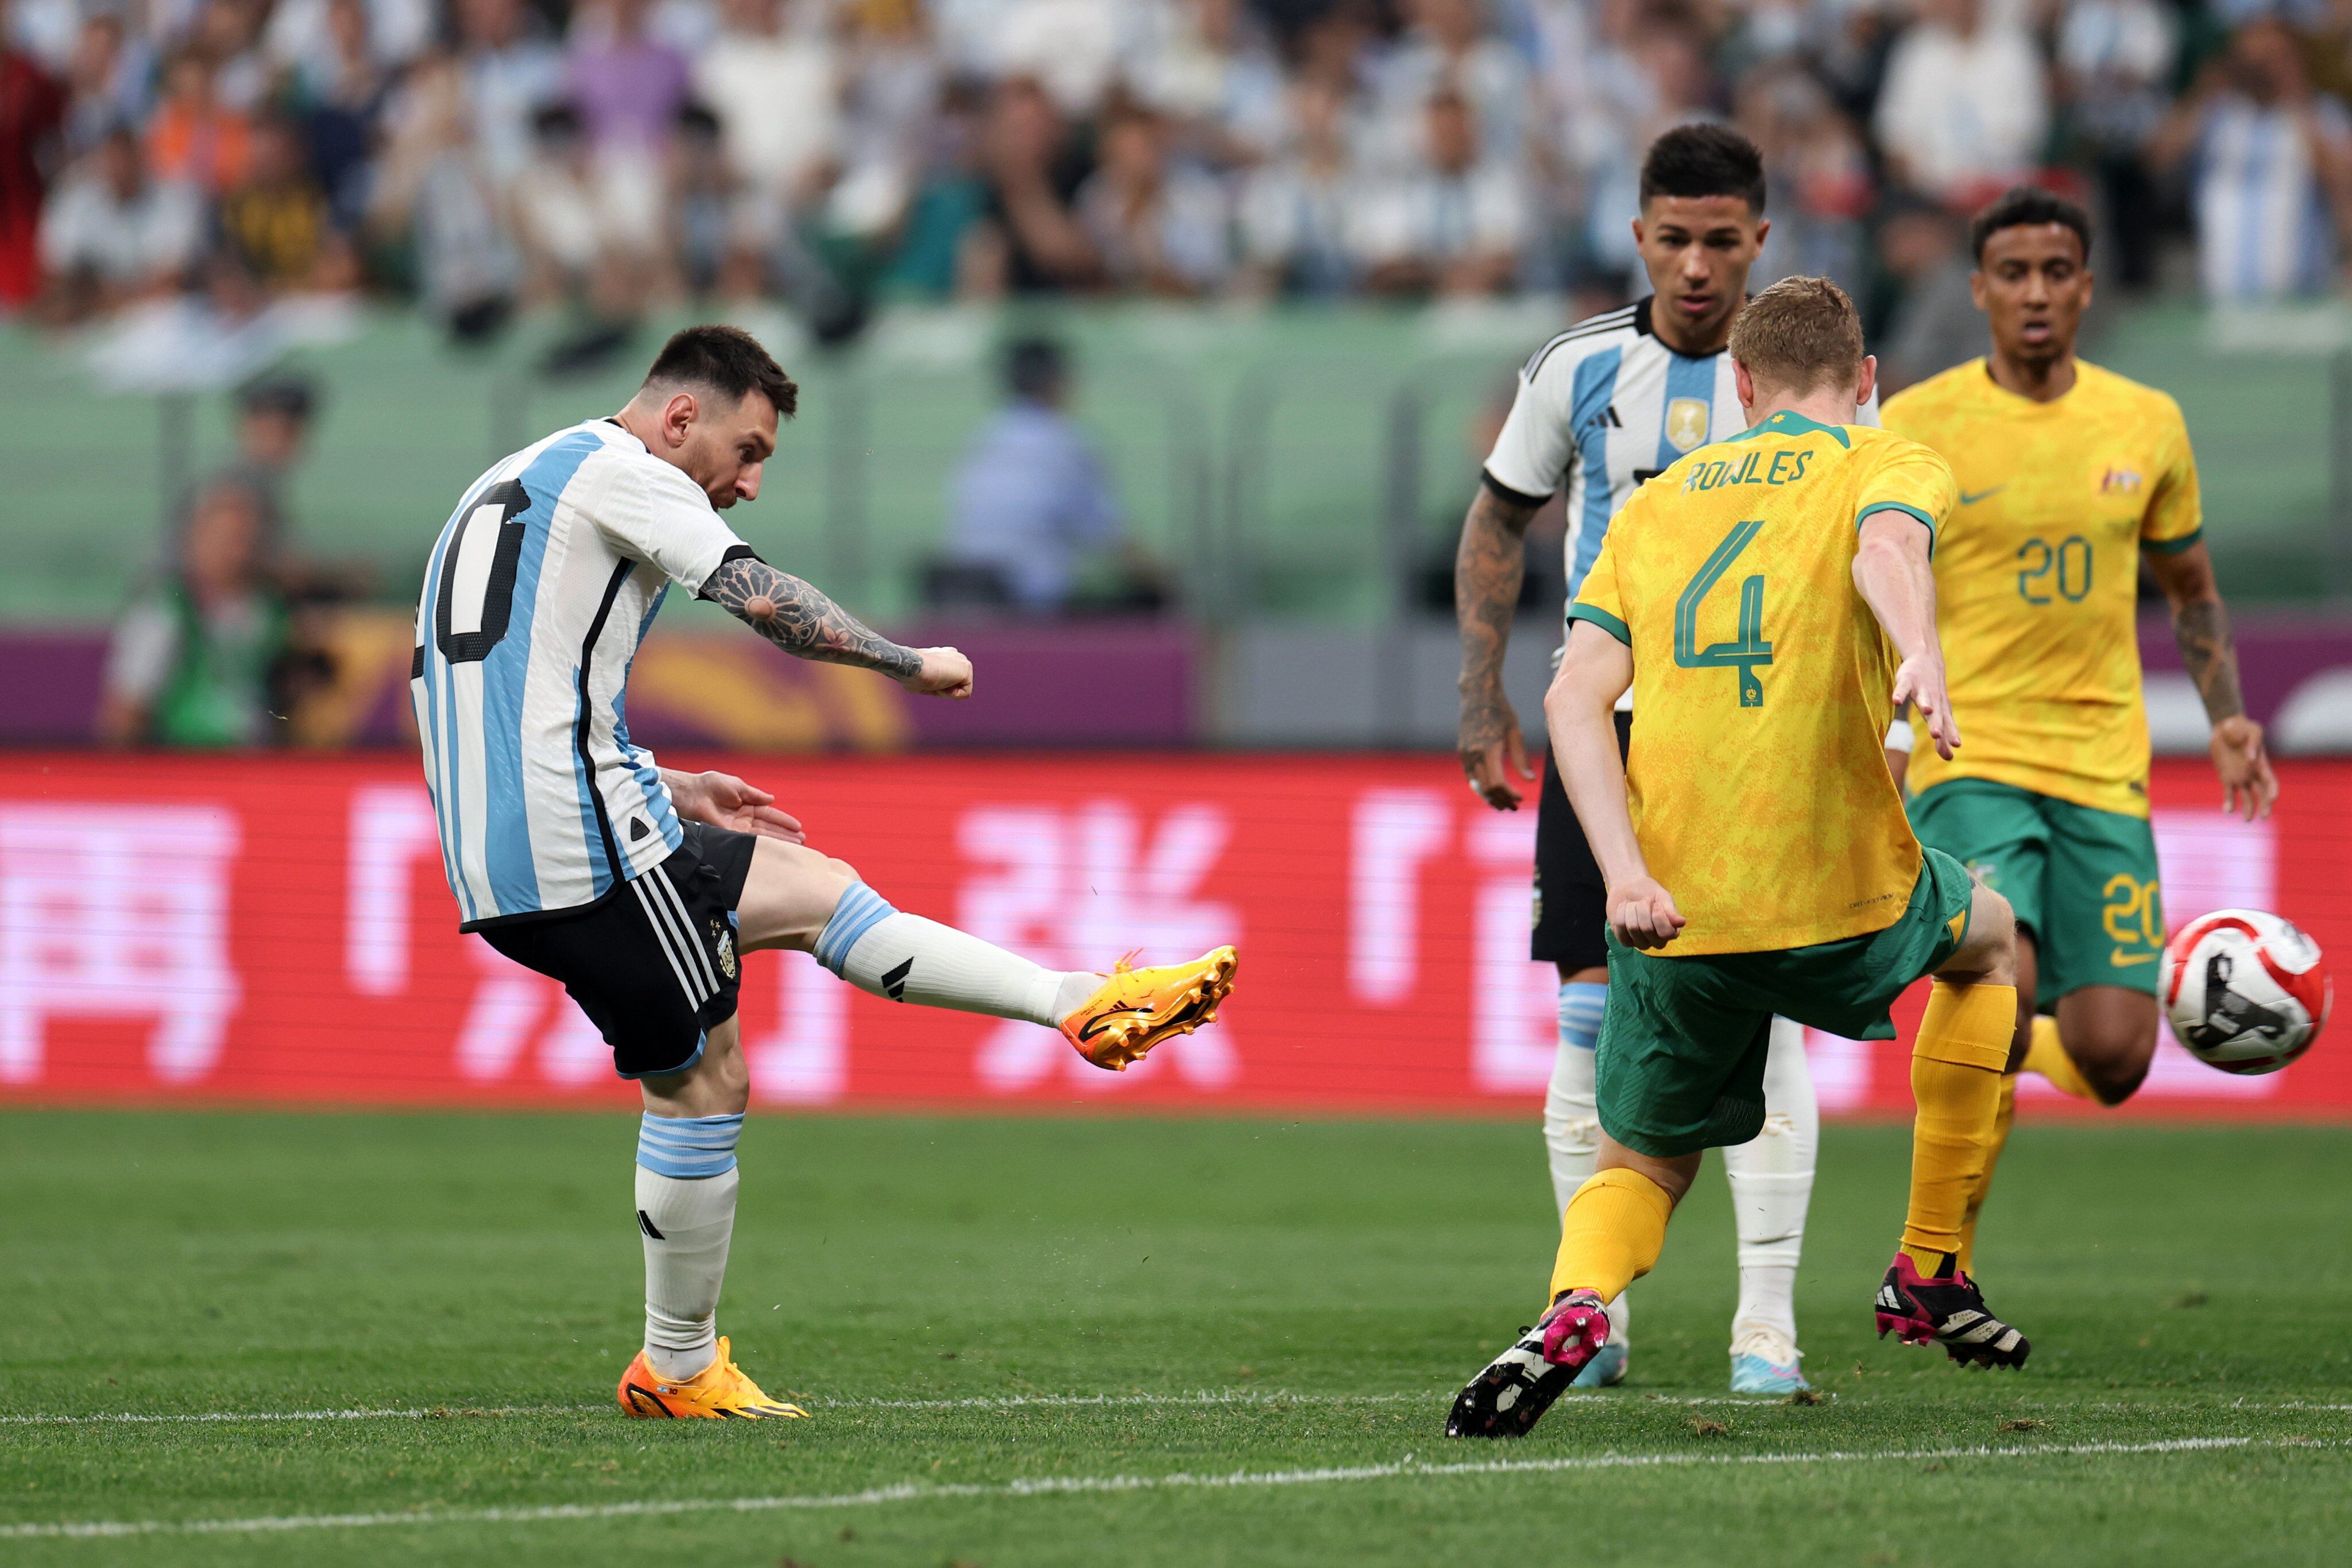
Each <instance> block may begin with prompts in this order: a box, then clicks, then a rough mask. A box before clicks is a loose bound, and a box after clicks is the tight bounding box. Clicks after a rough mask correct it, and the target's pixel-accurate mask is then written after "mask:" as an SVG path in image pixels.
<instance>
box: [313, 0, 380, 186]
mask: <svg viewBox="0 0 2352 1568" xmlns="http://www.w3.org/2000/svg"><path fill="white" fill-rule="evenodd" d="M321 20H322V22H323V25H324V26H323V31H324V35H325V36H324V39H323V42H324V46H325V47H323V48H320V49H319V50H316V51H314V52H312V53H310V54H308V55H306V56H305V57H304V59H303V61H302V63H301V65H300V66H299V68H297V71H296V73H295V78H294V80H293V83H292V91H291V92H290V93H289V94H288V95H287V96H288V97H289V99H290V104H291V106H293V107H295V108H296V110H297V112H299V115H300V117H301V122H302V139H303V142H304V145H305V148H306V149H307V152H308V155H309V158H310V172H311V173H312V174H313V175H315V176H316V177H317V179H318V182H319V188H320V190H321V191H323V192H325V193H326V196H327V206H328V211H329V214H331V217H332V220H333V222H334V224H335V226H336V227H337V228H338V229H341V230H343V231H346V232H348V231H349V230H351V229H352V228H354V227H356V226H357V225H358V224H359V222H360V218H361V216H362V213H363V212H364V211H365V208H366V204H367V194H368V193H367V183H368V174H369V160H370V158H371V157H372V156H373V153H374V152H375V143H376V138H377V134H378V131H379V128H380V126H381V123H382V121H383V108H384V102H385V99H386V98H387V97H388V96H389V94H390V92H391V89H392V79H391V77H390V76H389V74H387V73H386V71H385V70H384V68H383V66H382V65H381V64H379V63H378V61H377V58H376V54H375V47H374V44H373V41H372V39H371V37H370V35H369V31H368V9H367V5H366V0H327V5H326V8H325V11H324V12H323V13H322V16H321Z"/></svg>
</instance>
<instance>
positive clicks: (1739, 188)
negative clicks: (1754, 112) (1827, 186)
mask: <svg viewBox="0 0 2352 1568" xmlns="http://www.w3.org/2000/svg"><path fill="white" fill-rule="evenodd" d="M1653 196H1738V197H1739V198H1740V199H1741V200H1743V201H1745V202H1746V203H1747V204H1748V211H1749V212H1750V213H1752V214H1755V215H1756V216H1758V217H1759V218H1760V217H1762V216H1763V215H1764V154H1763V153H1761V152H1758V151H1757V149H1756V143H1754V142H1753V141H1749V140H1748V138H1747V137H1746V136H1744V135H1742V134H1740V133H1739V132H1738V131H1734V130H1733V129H1732V128H1731V127H1729V126H1727V125H1677V126H1675V128H1674V129H1673V130H1672V131H1667V132H1666V133H1665V134H1664V135H1663V136H1661V137H1659V138H1658V139H1657V140H1656V141H1653V142H1651V143H1650V151H1649V152H1647V153H1645V154H1643V158H1642V205H1643V206H1644V207H1646V206H1648V205H1649V204H1650V198H1651V197H1653Z"/></svg>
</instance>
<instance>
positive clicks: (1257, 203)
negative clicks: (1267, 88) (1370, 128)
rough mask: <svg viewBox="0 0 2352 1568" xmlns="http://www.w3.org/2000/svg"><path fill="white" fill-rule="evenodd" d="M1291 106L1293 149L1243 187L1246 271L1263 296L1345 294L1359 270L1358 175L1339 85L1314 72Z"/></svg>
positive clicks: (1294, 91) (1300, 84)
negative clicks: (1355, 227) (1353, 231)
mask: <svg viewBox="0 0 2352 1568" xmlns="http://www.w3.org/2000/svg"><path fill="white" fill-rule="evenodd" d="M1290 105H1291V110H1290V119H1291V123H1292V125H1293V126H1294V127H1295V128H1296V129H1295V132H1294V135H1293V138H1292V141H1291V143H1290V147H1289V149H1288V150H1287V151H1286V152H1285V153H1284V154H1283V155H1282V156H1281V157H1280V158H1278V159H1276V161H1275V162H1272V163H1269V164H1267V165H1266V166H1265V167H1264V168H1262V169H1259V170H1257V171H1256V172H1255V173H1253V174H1252V175H1251V176H1250V177H1249V183H1247V184H1246V185H1245V186H1244V188H1243V192H1242V200H1241V228H1242V245H1243V254H1244V256H1245V257H1246V259H1247V263H1248V267H1247V272H1246V275H1245V276H1246V277H1247V279H1248V281H1249V283H1250V284H1251V286H1252V287H1253V289H1254V291H1255V292H1258V293H1272V292H1276V291H1277V290H1287V291H1292V292H1296V293H1299V294H1304V295H1308V296H1312V297H1315V298H1329V297H1331V296H1334V295H1337V294H1340V293H1343V292H1345V291H1346V290H1347V289H1348V288H1349V287H1350V286H1351V285H1352V284H1353V283H1354V281H1355V273H1356V267H1355V259H1354V257H1353V256H1352V255H1351V254H1350V252H1349V232H1348V222H1349V212H1350V211H1351V210H1352V209H1353V207H1354V204H1355V201H1356V196H1357V192H1356V174H1355V168H1354V161H1353V159H1352V158H1351V157H1350V156H1349V146H1348V137H1347V132H1346V130H1345V128H1344V125H1343V120H1342V116H1343V114H1344V109H1343V105H1342V99H1341V98H1340V96H1339V89H1337V88H1335V87H1333V86H1332V85H1331V84H1330V83H1329V82H1328V81H1325V80H1321V79H1318V78H1312V77H1308V78H1301V79H1300V80H1299V81H1298V82H1297V84H1295V85H1294V86H1293V87H1292V88H1291V89H1290Z"/></svg>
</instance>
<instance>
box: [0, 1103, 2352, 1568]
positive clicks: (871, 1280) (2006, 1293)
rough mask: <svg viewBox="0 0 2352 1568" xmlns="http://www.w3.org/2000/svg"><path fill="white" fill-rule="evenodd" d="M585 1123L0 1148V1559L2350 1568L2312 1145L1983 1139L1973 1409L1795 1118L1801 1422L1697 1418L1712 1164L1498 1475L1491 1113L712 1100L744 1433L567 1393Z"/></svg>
mask: <svg viewBox="0 0 2352 1568" xmlns="http://www.w3.org/2000/svg"><path fill="white" fill-rule="evenodd" d="M634 1139H635V1123H634V1119H632V1118H625V1117H621V1116H546V1117H489V1116H455V1115H453V1116H422V1115H414V1116H362V1115H324V1116H292V1115H268V1114H229V1113H220V1114H184V1113H122V1114H116V1113H103V1114H101V1113H8V1114H5V1115H0V1194H5V1202H0V1242H5V1253H0V1256H4V1257H5V1280H6V1282H7V1283H6V1291H5V1311H0V1563H8V1564H12V1565H14V1564H27V1565H31V1564H52V1563H173V1564H179V1563H339V1564H344V1563H499V1564H523V1563H558V1564H563V1565H565V1568H577V1565H580V1564H584V1563H622V1562H629V1563H640V1562H646V1561H666V1562H694V1563H764V1564H774V1563H779V1562H789V1563H803V1564H817V1565H821V1568H848V1565H855V1564H863V1563H876V1564H879V1563H918V1564H940V1563H972V1564H982V1565H989V1568H1011V1565H1015V1564H1019V1565H1024V1568H1025V1565H1030V1564H1088V1565H1094V1564H1127V1563H1153V1564H1159V1563H1167V1564H1178V1563H1181V1564H1187V1565H1197V1564H1213V1563H1247V1564H1259V1563H1349V1564H1373V1563H1381V1564H1385V1563H1400V1564H1402V1563H1436V1562H1451V1561H1465V1562H1481V1563H1486V1562H1492V1563H1568V1564H1588V1563H1642V1564H1670V1563H1696V1564H1707V1565H1710V1568H1712V1565H1717V1564H1740V1565H1742V1568H1745V1565H1747V1564H1778V1563H1856V1564H1881V1563H1891V1564H1919V1565H1925V1564H1947V1565H1958V1564H1986V1565H1993V1564H2007V1563H2044V1562H2047V1563H2065V1564H2067V1565H2068V1568H2084V1565H2089V1564H2100V1563H2117V1564H2124V1563H2128V1564H2132V1565H2134V1568H2143V1565H2150V1564H2167V1563H2182V1564H2195V1565H2196V1568H2214V1565H2216V1564H2228V1563H2249V1564H2252V1563H2261V1564H2264V1565H2274V1564H2287V1563H2315V1564H2316V1563H2344V1562H2346V1561H2347V1559H2352V1326H2347V1325H2352V1245H2347V1243H2352V1204H2347V1185H2352V1183H2347V1176H2352V1129H2345V1128H2283V1129H2282V1128H2262V1129H2256V1128H2226V1127H2155V1126H2136V1127H2120V1126H2093V1127H2079V1126H2078V1127H2053V1126H2049V1125H2039V1126H2037V1125H2033V1124H2031V1123H2029V1124H2026V1125H2024V1126H2022V1127H2021V1129H2020V1131H2019V1134H2018V1137H2017V1139H2016V1141H2015V1143H2014V1144H2013V1145H2012V1146H2011V1151H2010V1155H2009V1158H2008V1161H2007V1163H2006V1164H2005V1166H2003V1168H2002V1171H2001V1176H2000V1186H1998V1188H1997V1189H1996V1193H1995V1197H1994V1199H1993V1205H1992V1208H1991V1211H1990V1217H1989V1219H1988V1228H1987V1236H1986V1243H1985V1247H1984V1256H1983V1258H1982V1260H1981V1261H1982V1263H1983V1273H1984V1276H1985V1279H1986V1282H1987V1286H1988V1289H1989V1291H1990V1293H1991V1296H1992V1300H1993V1301H1994V1303H1995V1304H1996V1306H1998V1307H1999V1308H2000V1310H2001V1311H2002V1312H2005V1313H2008V1314H2010V1315H2011V1316H2012V1317H2014V1318H2015V1319H2016V1320H2017V1321H2018V1322H2020V1323H2021V1325H2022V1326H2023V1327H2024V1328H2025V1329H2026V1330H2027V1331H2028V1332H2029V1333H2031V1334H2032V1338H2033V1341H2034V1346H2035V1348H2034V1352H2033V1360H2032V1367H2031V1368H2030V1370H2028V1371H2027V1372H2026V1373H2024V1374H2023V1375H2014V1374H2000V1375H1993V1374H1988V1373H1984V1372H1969V1373H1962V1372H1960V1371H1959V1370H1958V1369H1956V1368H1953V1367H1950V1366H1948V1364H1945V1363H1944V1361H1943V1359H1942V1357H1941V1356H1940V1355H1938V1354H1935V1353H1933V1352H1928V1351H1919V1350H1906V1349H1902V1348H1899V1347H1897V1346H1895V1344H1894V1343H1892V1342H1887V1343H1880V1342H1879V1341H1877V1340H1875V1339H1874V1338H1873V1337H1872V1332H1871V1314H1870V1296H1871V1291H1872V1289H1873V1287H1874V1284H1875V1282H1876V1280H1877V1275H1878V1272H1879V1270H1881V1269H1882V1268H1883V1267H1884V1265H1885V1260H1886V1256H1887V1254H1888V1252H1889V1251H1890V1249H1891V1248H1892V1245H1893V1241H1894V1238H1895V1229H1896V1226H1897V1224H1898V1221H1899V1218H1900V1212H1901V1207H1902V1194H1903V1176H1904V1171H1905V1166H1906V1159H1907V1153H1908V1142H1907V1138H1906V1134H1905V1133H1904V1131H1903V1130H1902V1129H1900V1128H1895V1127H1875V1126H1873V1127H1839V1128H1832V1130H1831V1131H1830V1132H1829V1133H1828V1134H1827V1136H1826V1138H1825V1140H1824V1146H1823V1149H1822V1179H1821V1185H1820V1187H1819V1190H1818V1192H1817V1194H1816V1196H1815V1198H1814V1203H1813V1212H1812V1224H1811V1237H1810V1241H1809V1245H1808V1247H1807V1249H1806V1255H1805V1265H1804V1270H1803V1274H1802V1280H1801V1296H1800V1310H1801V1317H1802V1323H1803V1329H1804V1337H1805V1344H1806V1346H1807V1348H1808V1350H1809V1351H1810V1353H1811V1359H1810V1361H1809V1363H1808V1366H1809V1368H1810V1370H1811V1374H1812V1375H1813V1377H1814V1379H1815V1380H1816V1382H1817V1383H1818V1384H1819V1385H1820V1387H1821V1390H1822V1394H1823V1396H1824V1398H1823V1400H1822V1403H1820V1404H1817V1405H1812V1406H1791V1405H1788V1404H1785V1403H1780V1402H1775V1401H1733V1400H1730V1399H1728V1398H1727V1397H1726V1396H1724V1392H1723V1385H1724V1379H1725V1375H1726V1367H1727V1362H1726V1356H1725V1350H1724V1345H1725V1340H1726V1331H1727V1321H1728V1316H1729V1312H1730V1307H1731V1302H1732V1293H1733V1288H1734V1280H1733V1272H1732V1265H1731V1255H1730V1252H1731V1249H1730V1220H1729V1215H1728V1209H1727V1200H1726V1197H1725V1190H1724V1184H1723V1180H1722V1177H1721V1176H1719V1175H1718V1174H1717V1173H1716V1172H1715V1171H1714V1170H1713V1169H1712V1168H1710V1170H1709V1171H1708V1172H1707V1173H1706V1175H1705V1176H1702V1178H1701V1181H1700V1184H1699V1186H1698V1187H1697V1188H1696V1192H1695V1194H1694V1197H1693V1198H1692V1199H1691V1201H1690V1202H1689V1203H1688V1204H1687V1205H1686V1206H1685V1210H1684V1212H1683V1213H1682V1214H1681V1216H1679V1217H1678V1219H1677V1222H1676V1224H1675V1229H1674V1232H1673V1235H1672V1237H1671V1239H1670V1241H1669V1245H1668V1249H1667V1254H1666V1258H1665V1260H1664V1263H1663V1264H1662V1265H1661V1267H1660V1268H1659V1270H1657V1272H1656V1273H1655V1274H1654V1275H1653V1276H1652V1277H1651V1278H1650V1279H1649V1280H1648V1281H1645V1282H1644V1283H1643V1285H1641V1286H1640V1287H1638V1288H1637V1294H1636V1297H1635V1300H1636V1303H1637V1312H1636V1316H1635V1320H1634V1323H1633V1329H1634V1333H1633V1346H1634V1356H1633V1380H1632V1382H1631V1383H1630V1385H1628V1386H1627V1387H1625V1388H1623V1389H1622V1390H1619V1391H1616V1392H1614V1393H1612V1394H1608V1395H1604V1396H1591V1397H1579V1398H1575V1399H1572V1400H1570V1401H1568V1402H1563V1403H1562V1404H1561V1405H1560V1406H1557V1407H1556V1408H1555V1409H1554V1411H1553V1412H1552V1414H1551V1415H1550V1416H1549V1417H1548V1418H1547V1419H1546V1420H1545V1422H1544V1424H1543V1425H1542V1427H1540V1428H1538V1432H1537V1434H1536V1435H1535V1437H1532V1438H1530V1439H1528V1441H1526V1442H1522V1443H1518V1444H1513V1445H1491V1444H1479V1445H1471V1444H1465V1443H1459V1442H1449V1441H1448V1440H1447V1439H1446V1438H1445V1437H1443V1436H1442V1431H1441V1428H1442V1425H1443V1420H1444V1411H1445V1407H1446V1404H1447V1401H1448V1400H1449V1398H1450V1397H1451V1396H1452V1394H1453V1392H1454V1389H1455V1388H1456V1387H1457V1386H1458V1385H1460V1383H1461V1382H1462V1381H1463V1380H1464V1379H1465V1378H1466V1377H1467V1376H1468V1375H1470V1374H1471V1373H1473V1372H1475V1370H1476V1369H1477V1368H1478V1367H1479V1366H1480V1365H1481V1364H1483V1363H1484V1362H1485V1360H1486V1357H1487V1356H1488V1355H1489V1354H1491V1353H1492V1352H1494V1351H1495V1350H1496V1349H1497V1348H1499V1347H1500V1345H1501V1344H1502V1343H1504V1342H1505V1340H1506V1338H1507V1335H1508V1334H1509V1333H1511V1332H1512V1331H1513V1330H1514V1329H1516V1328H1517V1326H1518V1325H1519V1324H1520V1323H1522V1322H1527V1321H1528V1316H1529V1314H1530V1313H1531V1312H1533V1311H1534V1310H1535V1309H1536V1308H1537V1306H1538V1301H1539V1298H1540V1296H1541V1293H1542V1286H1543V1281H1544V1277H1545V1273H1546V1271H1547V1269H1548V1265H1549V1258H1550V1252H1551V1246H1552V1239H1553V1227H1552V1222H1551V1220H1550V1218H1549V1216H1548V1215H1547V1213H1546V1209H1547V1207H1548V1203H1547V1197H1548V1193H1547V1190H1546V1187H1545V1181H1544V1176H1543V1168H1542V1157H1541V1152H1540V1148H1539V1144H1538V1134H1537V1133H1536V1130H1535V1128H1534V1127H1533V1126H1532V1125H1528V1124H1514V1123H1508V1122H1483V1123H1479V1122H1473V1123H1457V1122H1436V1121H1433V1122H1419V1123H1412V1122H1406V1123H1328V1122H1310V1123H1303V1124H1302V1123H1292V1122H1281V1121H1276V1120H1265V1121H1181V1120H1172V1121H1163V1120H1127V1119H1118V1120H1056V1119H1051V1118H1044V1119H1027V1120H901V1119H831V1118H814V1119H796V1118H791V1117H785V1116H779V1115H767V1116H755V1117H754V1118H753V1120H752V1122H751V1127H750V1130H749V1132H748V1133H747V1134H746V1136H745V1139H744V1145H743V1197H742V1210H741V1219H740V1226H739V1228H738V1231H737V1235H736V1240H735V1250H734V1259H733V1264H732V1269H731V1272H730V1279H729V1281H728V1294H727V1300H726V1302H725V1304H724V1307H723V1309H722V1312H721V1317H720V1327H721V1328H722V1329H723V1330H725V1331H727V1332H729V1333H731V1334H732V1336H733V1338H734V1342H735V1350H736V1354H737V1357H738V1359H739V1360H740V1361H741V1362H742V1363H743V1364H744V1365H745V1366H746V1367H747V1368H748V1369H750V1370H751V1372H752V1374H753V1375H755V1376H757V1377H759V1378H760V1379H761V1381H762V1382H763V1383H764V1384H765V1385H766V1386H767V1387H768V1388H769V1389H770V1390H771V1391H772V1392H774V1391H781V1390H791V1391H793V1392H794V1393H796V1394H798V1395H800V1396H802V1397H803V1399H804V1400H805V1402H806V1403H808V1404H809V1406H811V1408H812V1409H814V1412H815V1418H814V1419H813V1420H809V1421H804V1422H793V1423H788V1424H768V1423H743V1424H733V1423H729V1424H723V1425H722V1424H706V1423H685V1422H678V1423H654V1422H637V1421H630V1420H628V1419H626V1418H625V1417H624V1416H622V1415H621V1414H620V1412H619V1410H618V1409H617V1408H616V1407H615V1406H614V1403H613V1385H614V1382H615V1381H616V1379H617V1377H618V1375H619V1371H620V1368H621V1366H622V1364H623V1362H624V1360H625V1357H626V1356H627V1355H628V1354H630V1353H631V1351H632V1349H633V1347H634V1344H635V1337H636V1333H637V1327H638V1321H637V1312H638V1300H639V1296H638V1283H639V1281H638V1269H639V1262H638V1249H637V1240H636V1236H635V1230H634V1228H633V1227H632V1226H631V1224H630V1222H629V1212H628V1197H627V1194H628V1182H629V1161H630V1159H631V1156H632V1151H633V1148H634ZM227 1412H233V1413H236V1414H237V1415H238V1416H240V1417H247V1418H237V1419H220V1420H196V1419H187V1418H185V1417H190V1416H200V1415H214V1414H218V1413H227ZM332 1412H343V1413H350V1412H362V1413H365V1412H375V1414H356V1415H354V1414H341V1415H330V1414H324V1413H332ZM400 1412H408V1414H400ZM256 1415H268V1416H278V1417H281V1418H278V1419H251V1418H249V1417H251V1416H256ZM110 1416H161V1417H173V1418H169V1419H152V1420H138V1421H133V1420H115V1419H106V1417H110ZM68 1417H70V1419H68ZM1465 1467H1468V1468H1465ZM322 1516H347V1521H346V1522H343V1523H339V1524H338V1523H324V1522H320V1521H321V1519H322ZM68 1521H71V1522H88V1521H110V1522H112V1523H116V1524H120V1525H126V1526H138V1527H142V1532H140V1533H124V1534H88V1533H83V1534H67V1535H60V1534H56V1533H43V1532H41V1529H40V1527H43V1526H47V1525H53V1524H57V1523H60V1522H68ZM192 1521H276V1523H277V1525H278V1527H276V1528H268V1529H262V1528H254V1527H251V1526H250V1525H246V1526H240V1527H239V1528H237V1529H235V1530H232V1531H222V1530H217V1529H215V1530H190V1529H189V1528H187V1526H188V1525H189V1524H190V1523H191V1522H192Z"/></svg>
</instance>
